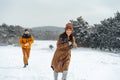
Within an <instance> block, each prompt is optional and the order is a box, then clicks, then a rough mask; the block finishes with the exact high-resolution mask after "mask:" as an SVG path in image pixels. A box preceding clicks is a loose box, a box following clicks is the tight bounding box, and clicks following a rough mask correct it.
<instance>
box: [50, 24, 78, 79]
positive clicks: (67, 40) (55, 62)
mask: <svg viewBox="0 0 120 80" xmlns="http://www.w3.org/2000/svg"><path fill="white" fill-rule="evenodd" d="M72 47H75V48H76V47H77V45H76V43H75V39H74V37H73V25H72V24H71V23H68V24H66V27H65V32H64V33H62V34H61V35H60V36H59V38H58V41H57V49H56V51H55V54H54V56H53V59H52V64H51V68H52V69H53V71H54V80H57V78H58V73H59V72H62V73H63V74H62V80H66V77H67V73H68V68H69V63H70V58H71V48H72Z"/></svg>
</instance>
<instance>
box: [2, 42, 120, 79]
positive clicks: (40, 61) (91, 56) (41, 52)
mask: <svg viewBox="0 0 120 80" xmlns="http://www.w3.org/2000/svg"><path fill="white" fill-rule="evenodd" d="M50 44H52V45H54V47H56V41H35V43H34V44H33V46H32V49H31V56H30V60H29V66H28V67H27V68H23V59H22V50H21V48H20V47H13V46H0V80H53V71H52V69H51V68H50V64H51V59H52V57H53V54H54V51H55V48H54V49H53V50H50V49H49V45H50ZM71 55H72V56H71V63H70V67H69V72H68V79H67V80H120V55H118V54H113V53H110V52H103V51H98V50H94V49H88V48H77V49H72V53H71ZM59 80H61V73H60V74H59Z"/></svg>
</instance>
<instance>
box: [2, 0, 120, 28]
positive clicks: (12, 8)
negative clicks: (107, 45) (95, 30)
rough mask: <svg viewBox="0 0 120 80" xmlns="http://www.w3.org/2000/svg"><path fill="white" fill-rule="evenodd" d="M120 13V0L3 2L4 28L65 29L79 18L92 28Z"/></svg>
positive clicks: (6, 0) (30, 0)
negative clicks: (95, 24) (48, 27)
mask: <svg viewBox="0 0 120 80" xmlns="http://www.w3.org/2000/svg"><path fill="white" fill-rule="evenodd" d="M117 11H120V0H0V25H1V24H2V23H6V24H8V25H21V26H23V27H37V26H48V25H50V26H59V27H64V25H65V24H66V23H67V22H69V20H71V19H73V20H75V19H76V18H77V17H79V16H82V17H83V18H84V19H85V20H86V21H88V23H89V24H90V25H92V24H94V23H99V22H100V21H101V20H103V19H105V18H109V17H112V16H114V13H116V12H117Z"/></svg>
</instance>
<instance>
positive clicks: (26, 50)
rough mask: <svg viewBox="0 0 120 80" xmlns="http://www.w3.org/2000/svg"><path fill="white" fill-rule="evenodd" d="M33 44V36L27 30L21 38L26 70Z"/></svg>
mask: <svg viewBox="0 0 120 80" xmlns="http://www.w3.org/2000/svg"><path fill="white" fill-rule="evenodd" d="M33 42H34V38H33V36H32V35H31V34H30V33H29V30H28V29H25V30H24V33H23V35H22V36H20V45H21V47H22V52H23V62H24V68H26V67H27V66H28V60H29V57H30V50H31V45H32V43H33Z"/></svg>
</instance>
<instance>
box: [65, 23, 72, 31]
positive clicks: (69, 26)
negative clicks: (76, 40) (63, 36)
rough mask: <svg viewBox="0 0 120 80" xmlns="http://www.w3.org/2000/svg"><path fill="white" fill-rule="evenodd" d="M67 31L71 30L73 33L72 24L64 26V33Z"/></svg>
mask: <svg viewBox="0 0 120 80" xmlns="http://www.w3.org/2000/svg"><path fill="white" fill-rule="evenodd" d="M67 29H71V30H72V31H73V25H72V23H67V24H66V27H65V31H66V30H67Z"/></svg>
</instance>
